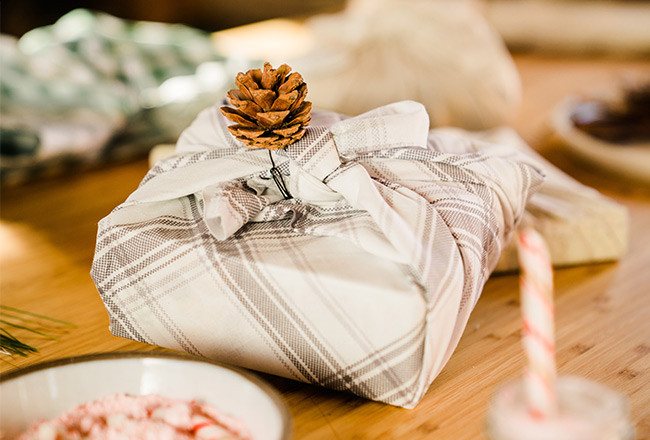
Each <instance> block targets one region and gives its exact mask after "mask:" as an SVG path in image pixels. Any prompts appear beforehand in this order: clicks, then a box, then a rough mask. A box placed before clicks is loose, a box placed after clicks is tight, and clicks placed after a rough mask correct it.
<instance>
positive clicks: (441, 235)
mask: <svg viewBox="0 0 650 440" xmlns="http://www.w3.org/2000/svg"><path fill="white" fill-rule="evenodd" d="M227 123H228V121H227V120H225V119H224V118H223V117H222V116H221V114H220V113H219V111H218V107H217V106H214V107H211V108H208V109H206V110H205V111H203V112H202V113H201V114H200V115H199V116H198V118H197V119H196V120H195V121H194V123H193V124H192V125H191V126H190V127H189V128H188V129H186V130H185V132H184V133H183V134H182V136H181V138H180V139H179V141H178V144H177V147H176V154H175V155H174V156H172V157H170V158H168V159H165V160H163V161H161V162H159V163H158V164H157V165H156V166H155V167H154V168H152V169H151V171H150V172H149V174H148V175H147V176H146V177H145V178H144V180H143V182H142V183H141V185H140V187H139V188H138V189H137V190H136V191H135V192H134V193H133V194H132V195H131V196H130V197H129V198H128V200H127V201H126V202H125V203H124V204H122V205H120V206H119V207H117V208H116V209H115V210H114V211H113V212H112V213H111V214H110V215H108V216H107V217H106V218H104V219H102V220H101V222H100V223H99V232H98V237H97V249H96V253H95V259H94V262H93V267H92V276H93V279H94V281H95V283H96V285H97V288H98V290H99V293H100V295H101V297H102V299H103V301H104V303H105V305H106V309H107V310H108V314H109V317H110V323H111V324H110V326H111V331H112V332H113V333H114V334H115V335H118V336H122V337H125V338H131V339H136V340H139V341H144V342H148V343H150V344H156V345H160V346H164V347H168V348H172V349H177V350H184V351H186V352H188V353H191V354H194V355H197V356H203V357H207V358H212V359H216V360H219V361H222V362H226V363H230V364H234V365H239V366H243V367H247V368H251V369H255V370H259V371H264V372H268V373H272V374H276V375H280V376H285V377H289V378H293V379H296V380H300V381H304V382H309V383H313V384H317V385H321V386H325V387H330V388H333V389H335V390H347V391H350V392H352V393H355V394H357V395H359V396H363V397H365V398H368V399H373V400H378V401H382V402H386V403H390V404H393V405H398V406H402V407H406V408H413V407H414V406H415V405H416V404H417V403H418V402H419V401H420V399H422V397H423V396H424V394H425V392H426V390H427V388H428V386H429V385H430V384H431V382H432V381H433V379H434V378H435V377H436V375H437V374H438V373H439V372H440V370H441V369H442V367H443V366H444V365H445V363H446V362H447V360H448V359H449V357H450V356H451V353H452V352H453V350H454V348H455V347H456V345H457V343H458V340H459V338H460V336H461V334H462V332H463V329H464V327H465V325H466V323H467V319H468V317H469V313H470V312H471V310H472V308H473V307H474V305H475V303H476V301H477V299H478V297H479V295H480V292H481V290H482V288H483V285H484V283H485V281H486V279H487V277H488V275H489V274H490V272H491V270H492V269H493V267H494V265H495V264H496V262H497V260H498V258H499V254H500V252H501V249H502V247H503V244H504V243H505V242H507V241H508V239H509V237H510V235H511V232H512V230H513V228H514V226H515V224H516V223H517V222H518V221H519V219H520V218H521V216H522V214H523V212H524V208H525V205H526V201H527V199H528V197H529V196H530V194H532V192H534V191H535V190H536V189H537V188H538V187H539V186H540V185H541V183H542V181H543V176H542V174H541V172H540V171H539V170H538V168H537V167H536V166H535V165H534V164H533V163H531V162H530V160H529V159H526V158H525V156H523V155H522V154H521V153H518V152H517V151H516V150H514V149H511V148H508V147H503V146H497V145H489V144H481V148H480V151H478V152H476V151H473V150H476V148H475V145H474V144H476V143H477V142H479V141H475V140H470V139H465V138H462V137H453V136H447V135H437V134H435V132H431V133H429V121H428V117H427V113H426V111H425V109H424V107H423V106H422V105H420V104H418V103H415V102H412V101H405V102H398V103H395V104H391V105H388V106H385V107H381V108H378V109H376V110H373V111H371V112H369V113H365V114H363V115H360V116H357V117H354V118H347V119H344V118H343V117H341V116H340V115H338V114H335V113H329V112H318V111H315V112H314V115H313V119H312V125H311V126H310V127H309V128H308V130H307V133H306V135H305V136H304V138H303V139H301V140H300V141H298V142H297V143H295V144H292V145H290V146H289V147H288V148H287V149H286V150H281V151H278V152H273V155H274V156H273V157H274V161H275V163H276V165H277V167H278V168H279V170H280V171H281V172H282V174H283V176H284V181H285V183H286V185H287V187H288V189H289V192H290V193H291V195H292V196H293V198H291V199H284V198H283V197H282V196H281V194H280V192H279V191H278V189H277V188H276V186H275V183H274V181H273V179H272V178H271V174H270V168H271V162H270V158H269V152H268V151H267V150H250V149H246V148H244V147H243V146H242V144H240V143H239V142H238V141H236V140H235V139H234V138H233V137H232V136H231V135H230V133H229V132H228V131H227V130H226V124H227ZM467 143H472V144H473V145H472V148H468V145H467ZM469 150H472V151H473V152H471V153H464V151H469ZM454 151H458V152H454Z"/></svg>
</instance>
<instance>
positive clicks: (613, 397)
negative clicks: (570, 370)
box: [486, 376, 636, 440]
mask: <svg viewBox="0 0 650 440" xmlns="http://www.w3.org/2000/svg"><path fill="white" fill-rule="evenodd" d="M556 393H557V398H558V412H557V414H556V415H555V416H553V417H547V418H544V419H539V418H535V417H533V416H532V415H531V414H530V413H529V411H528V409H527V407H526V403H525V401H524V392H523V384H522V381H521V380H518V381H515V382H511V383H507V384H505V385H503V386H501V387H500V388H499V389H498V390H497V391H496V393H495V394H494V396H493V397H492V400H491V402H490V407H489V409H488V414H487V421H486V434H487V437H488V438H489V439H490V440H633V439H634V438H635V435H636V434H635V429H634V425H633V424H632V423H631V422H630V409H629V402H628V399H627V397H626V396H624V395H622V394H620V393H618V392H616V391H614V390H612V389H611V388H608V387H606V386H604V385H602V384H599V383H596V382H592V381H589V380H587V379H584V378H580V377H574V376H561V377H558V378H557V382H556Z"/></svg>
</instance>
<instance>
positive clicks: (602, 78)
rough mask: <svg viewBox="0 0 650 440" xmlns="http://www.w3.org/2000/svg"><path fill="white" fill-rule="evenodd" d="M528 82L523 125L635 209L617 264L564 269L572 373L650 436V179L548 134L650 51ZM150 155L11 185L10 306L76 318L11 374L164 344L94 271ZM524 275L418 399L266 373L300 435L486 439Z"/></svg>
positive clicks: (4, 362)
mask: <svg viewBox="0 0 650 440" xmlns="http://www.w3.org/2000/svg"><path fill="white" fill-rule="evenodd" d="M515 61H516V63H517V66H518V68H519V70H520V73H521V78H522V82H523V87H524V96H523V106H522V109H521V112H520V113H519V114H518V115H517V118H516V119H515V120H514V121H513V123H512V125H513V126H514V127H515V128H516V129H517V130H518V132H519V133H520V134H521V135H522V136H523V137H524V139H526V140H527V141H528V142H529V143H530V144H531V145H532V146H533V147H534V148H536V149H537V150H538V151H540V152H541V153H542V154H543V155H544V156H545V157H546V158H547V159H549V160H550V161H551V162H553V163H555V164H556V165H558V166H560V167H561V168H562V169H563V170H565V171H566V172H568V173H569V174H571V175H572V176H574V177H575V178H577V179H578V180H579V181H581V182H583V183H585V184H587V185H589V186H592V187H595V188H596V189H598V190H599V191H601V192H602V193H603V194H605V195H607V196H609V197H611V198H612V199H614V200H616V201H618V202H619V203H621V204H623V205H625V206H626V207H628V209H629V213H630V242H629V248H628V250H627V252H626V254H625V255H624V257H623V258H622V259H621V260H620V261H619V262H617V263H610V264H598V265H589V266H580V267H572V268H565V269H560V270H556V272H555V288H556V319H557V322H556V329H557V356H558V368H559V373H560V374H562V375H569V374H571V375H578V376H582V377H586V378H588V379H592V380H595V381H598V382H601V383H603V384H605V385H608V386H611V387H613V388H616V389H618V390H620V391H622V392H624V393H625V394H627V396H629V398H630V402H631V417H632V420H633V421H634V423H635V424H636V428H637V438H638V439H650V188H648V187H645V188H644V187H641V186H639V185H638V184H636V183H634V182H632V181H627V180H626V179H625V178H622V177H613V176H610V175H608V174H606V173H604V172H602V171H600V170H597V169H594V168H591V167H589V166H587V165H585V164H583V163H582V162H580V161H579V160H577V159H576V158H574V157H571V156H569V155H568V154H566V153H565V151H564V150H563V149H562V147H561V146H559V145H552V144H548V143H547V142H546V139H547V135H548V127H547V120H548V115H549V112H550V110H551V108H552V107H553V106H554V105H555V104H556V103H557V102H558V101H559V100H561V99H562V98H563V97H565V96H566V95H568V94H572V93H586V94H590V93H594V92H597V91H598V90H599V88H601V87H603V86H611V85H612V84H613V83H615V82H616V81H620V79H621V78H622V77H624V76H626V75H636V74H639V73H645V74H646V75H650V63H648V62H644V61H625V60H603V59H566V58H557V59H553V58H539V57H535V56H532V55H525V56H523V55H522V56H517V57H516V59H515ZM147 169H148V167H147V161H146V159H142V160H139V161H135V162H130V163H124V164H119V165H113V166H110V167H106V168H103V169H100V170H95V171H86V172H83V173H79V174H77V175H71V176H69V177H66V178H57V179H50V180H46V181H40V182H34V183H31V184H28V185H25V186H22V187H14V188H3V190H2V193H1V197H2V199H1V203H2V211H1V219H0V277H1V278H0V303H1V304H2V305H5V306H12V307H18V308H21V309H26V310H29V311H32V312H35V313H41V314H45V315H48V316H52V317H56V318H58V319H62V320H66V321H70V322H72V323H74V324H75V325H76V327H75V328H72V329H64V330H63V331H61V332H60V334H59V338H58V340H48V339H44V338H41V337H32V336H29V335H27V334H25V333H22V332H19V331H16V332H15V334H16V335H17V336H21V337H23V338H24V339H25V340H26V341H27V342H29V343H30V344H32V345H34V346H36V347H38V349H39V352H38V353H36V354H32V355H29V356H28V357H26V358H21V357H13V358H12V357H8V356H6V355H0V371H2V372H4V371H9V370H12V369H14V368H18V367H21V366H25V365H29V364H33V363H36V362H40V361H44V360H49V359H55V358H61V357H66V356H73V355H80V354H87V353H96V352H109V351H125V350H161V351H162V350H163V349H160V348H156V347H152V346H149V345H146V344H141V343H137V342H133V341H129V340H125V339H121V338H118V337H114V336H112V335H111V334H110V333H109V331H108V318H107V315H106V313H105V310H104V307H103V305H102V302H101V300H100V298H99V295H98V294H97V291H96V290H95V287H94V285H93V283H92V280H91V279H90V276H89V270H90V265H91V261H92V258H93V252H94V244H95V234H96V231H97V226H96V225H97V221H98V220H99V219H100V218H102V217H103V216H105V215H106V214H107V213H108V212H109V211H110V210H111V209H112V208H113V207H115V206H116V205H118V204H119V203H121V202H122V201H123V200H124V199H125V198H126V197H127V196H128V195H129V194H130V193H131V192H132V191H133V190H134V189H135V188H136V186H137V185H138V183H139V181H140V179H141V178H142V177H143V176H144V174H145V173H146V171H147ZM518 295H519V293H518V280H517V276H516V275H500V276H493V277H492V278H491V279H490V280H489V281H488V283H487V285H486V287H485V289H484V292H483V295H482V297H481V299H480V300H479V302H478V304H477V306H476V308H475V310H474V312H473V313H472V316H471V318H470V320H469V324H468V325H467V328H466V330H465V333H464V335H463V338H462V339H461V341H460V344H459V346H458V348H457V349H456V351H455V353H454V355H453V356H452V358H451V360H450V361H449V363H448V364H447V366H446V367H445V369H444V370H443V371H442V373H441V374H440V376H439V377H438V378H437V379H436V380H435V382H434V383H433V385H432V386H431V388H430V389H429V391H428V393H427V395H426V396H425V398H424V400H423V401H422V402H421V403H420V404H419V406H417V408H415V409H413V410H405V409H400V408H395V407H391V406H387V405H384V404H380V403H375V402H370V401H366V400H363V399H360V398H358V397H355V396H352V395H348V394H344V393H337V392H333V391H329V390H326V389H322V388H318V387H315V386H310V385H305V384H301V383H297V382H293V381H290V380H286V379H281V378H277V377H272V376H269V375H261V376H262V377H263V378H265V379H266V380H267V381H269V382H270V383H271V384H272V385H273V386H275V387H276V388H278V389H279V390H280V392H281V393H282V395H283V397H284V398H285V401H286V402H287V404H288V406H289V408H290V409H291V412H292V415H293V421H294V435H295V438H296V439H307V440H316V439H345V440H348V439H378V438H382V439H406V438H408V439H425V438H426V439H433V438H435V439H455V440H462V439H481V438H483V433H482V430H483V425H484V421H485V420H484V419H485V413H486V410H487V408H488V401H489V398H490V395H491V393H493V392H494V390H495V387H496V386H498V385H499V384H501V383H503V382H504V381H506V380H510V379H514V378H516V377H518V376H519V375H520V374H521V371H522V367H523V365H524V355H523V351H522V349H521V346H520V321H519V297H518Z"/></svg>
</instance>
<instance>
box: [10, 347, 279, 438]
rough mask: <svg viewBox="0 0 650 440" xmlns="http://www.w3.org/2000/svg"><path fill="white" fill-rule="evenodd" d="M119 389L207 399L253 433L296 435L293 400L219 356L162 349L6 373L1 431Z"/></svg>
mask: <svg viewBox="0 0 650 440" xmlns="http://www.w3.org/2000/svg"><path fill="white" fill-rule="evenodd" d="M118 393H129V394H133V395H142V394H152V393H154V394H160V395H163V396H166V397H172V398H180V399H186V400H192V399H194V400H197V401H202V402H205V403H208V404H210V405H212V406H214V407H216V408H218V409H219V410H221V411H222V412H224V413H226V414H229V415H232V416H234V417H237V418H239V419H241V420H242V421H243V422H244V423H245V424H246V426H248V428H249V429H250V431H251V433H252V435H253V438H254V439H255V440H286V439H289V438H291V432H292V422H291V417H290V413H289V410H288V408H287V406H286V405H285V403H284V402H283V400H282V399H281V397H280V396H279V394H278V393H277V392H276V391H275V390H274V389H273V388H271V387H270V385H268V384H266V383H265V382H263V381H262V380H261V379H259V378H257V376H254V375H253V374H251V373H248V372H246V371H244V370H240V369H237V368H231V367H226V366H224V365H221V364H218V363H215V362H210V361H204V360H199V359H194V358H189V357H187V356H181V355H175V354H161V353H107V354H98V355H88V356H81V357H74V358H66V359H60V360H55V361H50V362H44V363H41V364H36V365H32V366H29V367H26V368H23V369H19V370H16V371H12V372H9V373H5V374H3V375H0V429H1V430H2V432H1V433H0V438H12V437H13V436H15V435H16V434H17V433H19V432H21V431H23V430H24V429H26V428H27V427H28V426H29V425H30V424H31V423H33V422H35V421H39V420H41V419H43V418H48V419H49V418H52V417H56V416H57V415H59V414H61V413H62V412H64V411H66V410H68V409H70V408H72V407H74V406H76V405H78V404H81V403H84V402H87V401H91V400H96V399H98V398H100V397H103V396H107V395H112V394H118ZM2 434H4V435H5V436H6V437H3V436H2Z"/></svg>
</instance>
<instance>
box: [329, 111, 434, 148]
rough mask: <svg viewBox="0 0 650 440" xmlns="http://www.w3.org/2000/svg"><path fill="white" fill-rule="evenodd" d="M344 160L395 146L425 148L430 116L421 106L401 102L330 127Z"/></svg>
mask: <svg viewBox="0 0 650 440" xmlns="http://www.w3.org/2000/svg"><path fill="white" fill-rule="evenodd" d="M330 130H331V132H332V134H333V135H334V137H335V138H336V144H337V146H338V148H339V152H340V153H341V155H342V156H343V157H346V158H352V157H354V155H355V153H363V152H370V151H375V150H383V149H386V148H394V147H404V146H406V147H415V148H426V146H427V135H428V132H429V116H428V114H427V111H426V109H425V108H424V106H423V105H422V104H420V103H418V102H414V101H400V102H396V103H393V104H388V105H385V106H382V107H379V108H377V109H374V110H371V111H369V112H366V113H362V114H360V115H358V116H356V117H353V118H350V119H346V120H343V121H341V122H337V123H336V124H334V125H332V126H331V127H330Z"/></svg>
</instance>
